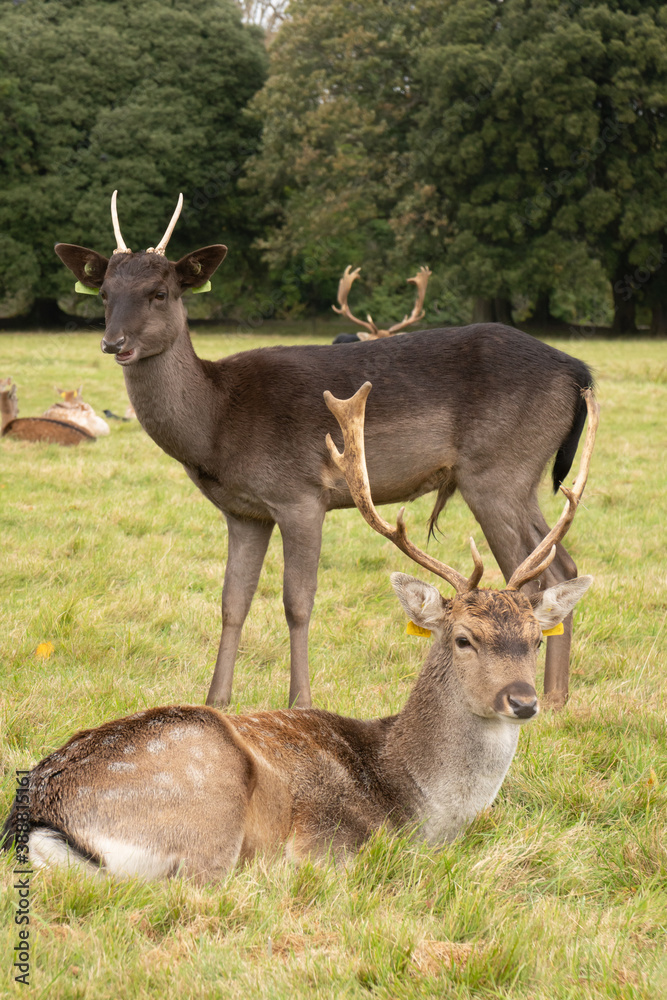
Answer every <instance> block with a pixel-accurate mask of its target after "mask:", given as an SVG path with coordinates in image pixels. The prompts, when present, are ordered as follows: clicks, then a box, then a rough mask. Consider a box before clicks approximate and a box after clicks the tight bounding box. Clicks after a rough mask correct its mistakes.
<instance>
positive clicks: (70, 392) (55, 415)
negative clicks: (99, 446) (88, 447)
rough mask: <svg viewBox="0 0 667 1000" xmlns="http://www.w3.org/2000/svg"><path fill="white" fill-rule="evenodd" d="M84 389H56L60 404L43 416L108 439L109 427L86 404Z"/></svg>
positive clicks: (53, 405) (80, 387)
mask: <svg viewBox="0 0 667 1000" xmlns="http://www.w3.org/2000/svg"><path fill="white" fill-rule="evenodd" d="M82 389H83V386H79V388H78V389H56V392H57V393H58V396H59V397H60V398H59V399H58V402H57V403H52V405H51V406H50V407H49V408H48V410H45V411H44V413H43V414H42V416H43V417H50V418H51V419H53V420H62V421H64V422H65V423H68V424H74V426H75V427H80V428H82V429H83V430H84V431H87V432H88V433H89V434H92V435H93V437H106V435H107V434H109V433H110V431H109V425H108V423H107V422H106V420H103V419H102V417H98V415H97V414H96V413H95V410H94V409H93V408H92V406H91V405H90V403H86V402H84V400H83V396H82V395H81V390H82Z"/></svg>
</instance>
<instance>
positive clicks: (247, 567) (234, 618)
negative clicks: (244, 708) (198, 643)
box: [206, 514, 273, 705]
mask: <svg viewBox="0 0 667 1000" xmlns="http://www.w3.org/2000/svg"><path fill="white" fill-rule="evenodd" d="M225 518H226V520H227V528H228V532H229V539H228V549H227V568H226V569H225V582H224V584H223V587H222V637H221V639H220V648H219V649H218V658H217V660H216V661H215V670H214V672H213V680H212V681H211V687H210V688H209V692H208V696H207V698H206V704H207V705H228V704H229V701H230V699H231V696H232V680H233V678H234V662H235V660H236V654H237V652H238V648H239V642H240V641H241V629H242V628H243V623H244V621H245V619H246V616H247V614H248V611H249V610H250V604H251V602H252V599H253V596H254V593H255V591H256V590H257V582H258V580H259V574H260V571H261V569H262V563H263V562H264V556H265V555H266V550H267V548H268V545H269V539H270V538H271V532H272V531H273V522H272V521H268V522H267V521H241V520H239V519H238V518H236V517H232V516H231V514H225Z"/></svg>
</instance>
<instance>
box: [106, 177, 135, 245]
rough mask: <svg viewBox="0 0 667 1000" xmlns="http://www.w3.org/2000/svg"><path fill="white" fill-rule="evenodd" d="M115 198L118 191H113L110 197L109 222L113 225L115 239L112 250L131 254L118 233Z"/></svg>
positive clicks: (118, 225)
mask: <svg viewBox="0 0 667 1000" xmlns="http://www.w3.org/2000/svg"><path fill="white" fill-rule="evenodd" d="M117 198H118V191H114V193H113V194H112V195H111V221H112V223H113V234H114V236H115V237H116V249H115V250H114V253H132V251H131V250H130V248H129V247H128V246H126V245H125V240H124V239H123V234H122V233H121V231H120V223H119V221H118V209H117V208H116V199H117Z"/></svg>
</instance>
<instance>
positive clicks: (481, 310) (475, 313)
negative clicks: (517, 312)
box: [472, 295, 495, 323]
mask: <svg viewBox="0 0 667 1000" xmlns="http://www.w3.org/2000/svg"><path fill="white" fill-rule="evenodd" d="M494 320H495V310H494V300H493V299H485V298H483V297H482V296H481V295H478V296H476V297H475V299H474V300H473V304H472V321H473V323H493V322H494Z"/></svg>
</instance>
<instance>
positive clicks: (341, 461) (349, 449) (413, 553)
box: [324, 382, 483, 594]
mask: <svg viewBox="0 0 667 1000" xmlns="http://www.w3.org/2000/svg"><path fill="white" fill-rule="evenodd" d="M371 388H372V385H371V383H370V382H364V384H363V385H362V386H361V388H360V389H359V390H358V391H357V392H356V393H355V394H354V396H352V397H351V398H350V399H337V398H336V397H335V396H333V395H332V394H331V393H330V392H329V391H328V390H327V391H326V392H325V393H324V402H325V403H326V404H327V406H328V407H329V409H330V410H331V412H332V413H333V415H334V417H335V418H336V420H337V421H338V423H339V424H340V428H341V430H342V432H343V442H344V450H343V453H342V454H341V452H339V450H338V448H337V447H336V445H335V444H334V442H333V440H332V438H331V435H330V434H327V437H326V442H327V448H328V449H329V454H330V455H331V458H332V461H333V462H334V463H335V465H336V466H337V468H338V469H340V471H341V472H342V473H343V475H344V476H345V479H346V481H347V485H348V486H349V488H350V493H351V494H352V499H353V500H354V502H355V504H356V506H357V508H358V509H359V511H360V513H361V515H362V517H363V518H364V519H365V520H366V521H367V522H368V523H369V524H370V526H371V528H373V529H374V530H375V531H377V532H379V534H381V535H384V536H385V538H389V539H390V540H391V541H392V542H393V543H394V545H396V546H397V548H399V549H400V550H401V552H404V553H405V555H406V556H409V557H410V559H412V560H414V562H416V563H418V564H419V565H420V566H423V567H424V569H427V570H429V571H430V572H431V573H435V574H436V576H439V577H441V579H443V580H446V581H447V583H449V584H450V585H451V586H452V587H454V589H455V590H456V591H457V593H459V594H463V593H466V592H467V591H469V590H473V589H474V588H475V587H476V586H477V583H479V580H480V578H481V576H482V572H483V567H482V560H481V559H480V557H479V553H478V552H477V549H476V548H475V543H474V542H472V539H471V542H472V545H471V549H472V553H473V560H474V561H475V570H474V572H473V574H472V576H471V577H470V579H469V580H466V578H465V577H464V576H462V575H461V574H460V573H457V571H456V570H455V569H452V567H451V566H447V565H446V564H445V563H442V562H440V561H439V560H438V559H434V558H433V557H432V556H429V555H428V554H427V553H426V552H422V551H421V549H418V548H417V546H416V545H413V543H412V542H411V541H410V540H409V538H408V537H407V534H406V530H405V523H404V520H403V515H404V512H405V507H401V509H400V511H399V514H398V518H397V519H396V527H395V528H394V527H392V526H391V524H389V522H388V521H385V520H384V518H383V517H381V516H380V514H379V513H378V512H377V510H376V508H375V505H374V503H373V499H372V497H371V487H370V483H369V480H368V469H367V467H366V451H365V447H364V415H365V410H366V399H367V398H368V394H369V392H370V391H371Z"/></svg>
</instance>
